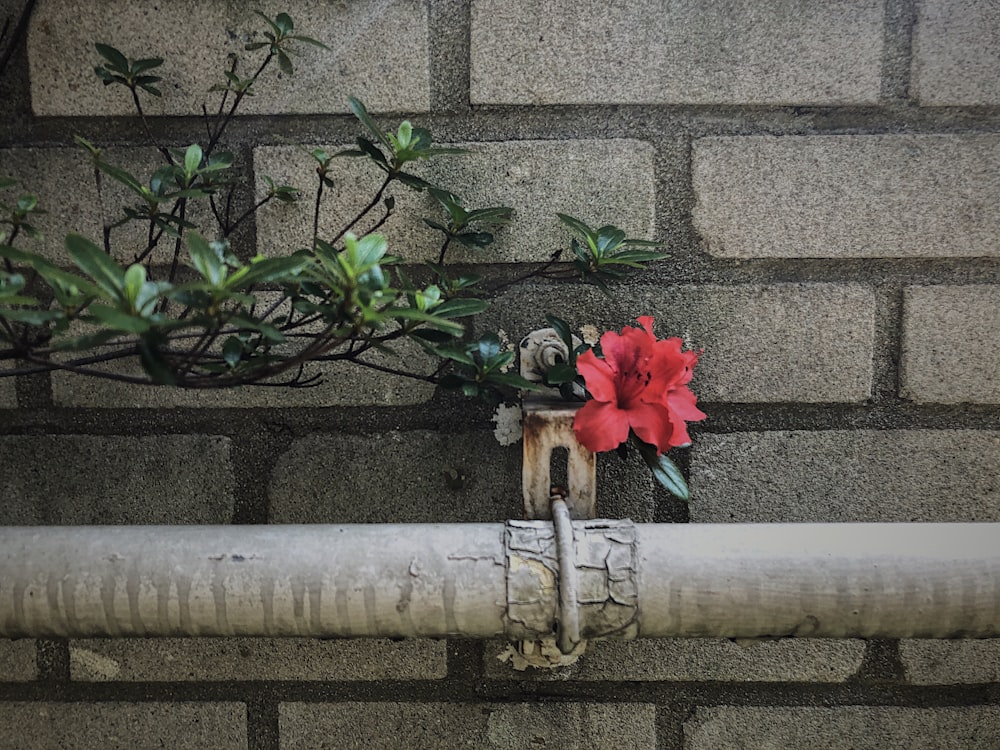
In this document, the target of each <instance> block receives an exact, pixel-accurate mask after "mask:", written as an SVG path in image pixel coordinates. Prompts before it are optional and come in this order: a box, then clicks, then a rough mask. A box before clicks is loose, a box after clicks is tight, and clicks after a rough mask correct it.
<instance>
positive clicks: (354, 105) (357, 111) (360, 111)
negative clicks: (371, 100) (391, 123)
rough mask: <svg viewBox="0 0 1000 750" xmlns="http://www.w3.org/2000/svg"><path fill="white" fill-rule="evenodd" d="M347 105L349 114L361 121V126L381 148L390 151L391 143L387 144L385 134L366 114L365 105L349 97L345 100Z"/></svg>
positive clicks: (387, 140)
mask: <svg viewBox="0 0 1000 750" xmlns="http://www.w3.org/2000/svg"><path fill="white" fill-rule="evenodd" d="M347 103H348V106H350V108H351V112H352V113H353V114H354V116H355V117H357V118H358V119H359V120H360V121H361V124H362V125H364V126H365V127H366V128H368V132H370V133H371V134H372V135H374V136H375V137H376V138H378V140H379V141H380V142H381V143H382V145H383V146H385V147H386V148H387V149H390V150H391V149H392V143H390V142H389V138H388V137H387V136H386V134H385V133H383V132H382V131H381V129H379V127H378V126H377V125H376V124H375V121H374V120H373V119H372V118H371V115H369V114H368V110H367V109H366V108H365V105H364V104H363V103H362V101H361V100H360V99H355V98H354V97H353V96H349V97H348V98H347Z"/></svg>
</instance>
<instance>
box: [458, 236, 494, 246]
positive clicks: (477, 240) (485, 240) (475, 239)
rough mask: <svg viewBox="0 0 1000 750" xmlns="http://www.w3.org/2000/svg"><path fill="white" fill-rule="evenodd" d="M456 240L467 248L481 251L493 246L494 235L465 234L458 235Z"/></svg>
mask: <svg viewBox="0 0 1000 750" xmlns="http://www.w3.org/2000/svg"><path fill="white" fill-rule="evenodd" d="M455 239H456V240H457V241H458V242H460V243H461V244H462V245H464V246H465V247H473V248H480V249H482V248H484V247H488V246H489V245H492V244H493V235H492V234H491V233H489V232H463V233H462V234H456V235H455Z"/></svg>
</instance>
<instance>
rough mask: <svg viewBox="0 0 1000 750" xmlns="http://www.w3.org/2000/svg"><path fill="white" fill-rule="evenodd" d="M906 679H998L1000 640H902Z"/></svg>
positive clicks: (941, 682) (925, 682)
mask: <svg viewBox="0 0 1000 750" xmlns="http://www.w3.org/2000/svg"><path fill="white" fill-rule="evenodd" d="M899 658H900V660H901V661H902V662H903V669H904V670H905V674H906V680H907V682H912V683H915V684H917V685H953V684H957V683H981V682H1000V640H996V639H991V640H984V641H979V640H968V641H925V640H902V641H900V643H899Z"/></svg>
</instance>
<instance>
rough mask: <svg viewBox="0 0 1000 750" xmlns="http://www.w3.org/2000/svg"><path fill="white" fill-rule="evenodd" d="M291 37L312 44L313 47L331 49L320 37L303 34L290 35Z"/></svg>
mask: <svg viewBox="0 0 1000 750" xmlns="http://www.w3.org/2000/svg"><path fill="white" fill-rule="evenodd" d="M288 38H289V39H294V40H295V41H296V42H302V43H303V44H311V45H312V46H313V47H320V48H321V49H327V50H328V49H330V48H329V47H328V46H326V45H325V44H323V42H321V41H319V40H318V39H313V38H312V37H311V36H302V35H301V34H294V35H289V37H288Z"/></svg>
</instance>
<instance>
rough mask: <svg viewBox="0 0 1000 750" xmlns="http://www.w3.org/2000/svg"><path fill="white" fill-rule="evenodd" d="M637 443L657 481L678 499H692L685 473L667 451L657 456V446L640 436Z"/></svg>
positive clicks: (636, 440) (685, 500)
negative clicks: (668, 456) (669, 456)
mask: <svg viewBox="0 0 1000 750" xmlns="http://www.w3.org/2000/svg"><path fill="white" fill-rule="evenodd" d="M635 443H636V445H638V447H639V454H640V455H641V456H642V459H643V460H644V461H645V462H646V465H647V466H648V467H649V468H650V469H651V470H652V472H653V477H654V478H655V479H656V481H657V482H659V483H660V484H661V485H662V486H663V488H664V489H666V490H667V492H669V493H670V494H671V495H673V496H674V497H676V498H677V499H678V500H683V501H684V502H687V501H688V500H690V499H691V492H690V490H688V486H687V482H685V481H684V475H683V474H681V470H680V469H678V468H677V465H676V464H675V463H674V462H673V461H671V460H670V459H669V458H667V455H666V454H665V453H664V454H662V455H660V456H657V455H656V448H655V447H653V446H652V445H650V444H649V443H645V442H643V441H642V440H639V439H638V438H636V439H635Z"/></svg>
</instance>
